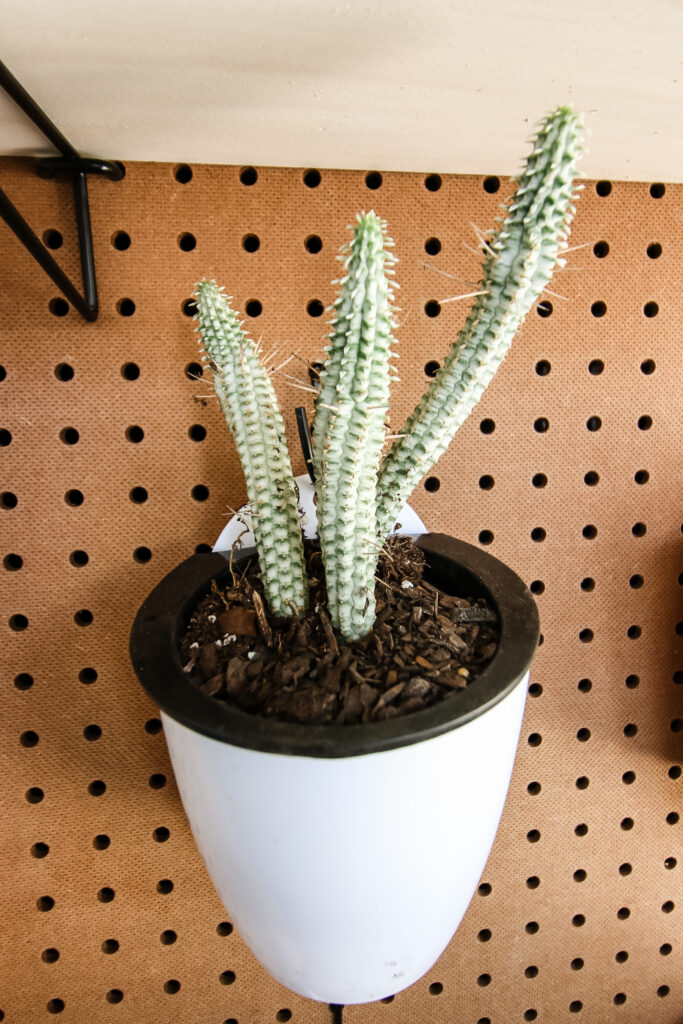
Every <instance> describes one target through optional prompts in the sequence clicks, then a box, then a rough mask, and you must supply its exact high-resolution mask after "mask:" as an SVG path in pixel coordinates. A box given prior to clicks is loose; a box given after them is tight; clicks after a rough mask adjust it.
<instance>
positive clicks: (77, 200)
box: [0, 61, 125, 323]
mask: <svg viewBox="0 0 683 1024" xmlns="http://www.w3.org/2000/svg"><path fill="white" fill-rule="evenodd" d="M0 86H2V88H3V89H4V90H5V92H6V93H7V94H8V95H9V96H11V98H12V99H13V100H14V101H15V103H16V104H17V105H18V106H19V107H21V109H22V110H23V111H24V113H25V114H27V115H28V117H30V118H31V120H32V121H33V123H34V124H35V125H36V127H37V128H39V129H40V131H41V132H42V133H43V135H44V136H45V138H46V139H47V140H48V141H49V142H51V143H52V145H53V146H54V147H55V149H57V150H59V152H60V153H61V154H62V155H61V156H54V157H44V158H43V159H42V160H39V161H38V164H37V165H36V173H37V174H38V175H39V176H40V177H41V178H53V177H55V175H57V174H71V175H72V177H73V185H74V205H75V209H76V224H77V226H78V245H79V250H80V256H81V273H82V276H83V293H84V294H83V295H81V294H80V292H79V291H78V289H77V288H76V287H75V286H74V285H73V284H72V282H71V281H70V280H69V278H68V277H67V276H66V274H65V273H64V271H63V270H62V269H61V267H60V266H59V264H58V263H57V262H56V260H55V259H54V257H53V256H52V254H51V253H50V252H49V251H48V249H46V247H45V246H44V245H43V243H42V242H41V240H40V239H39V238H38V237H37V236H36V235H35V234H34V232H33V231H32V230H31V228H30V227H29V225H28V224H27V223H26V221H25V220H24V218H23V217H22V216H21V214H20V213H19V211H18V210H17V208H16V206H15V205H14V204H13V203H12V201H11V200H10V199H9V197H8V196H7V194H6V193H5V192H3V190H2V189H1V188H0V217H2V219H3V220H4V221H5V223H6V224H7V225H8V227H9V228H10V229H11V230H12V231H13V232H14V234H15V235H16V236H17V238H18V239H19V241H20V242H21V243H22V244H23V245H24V246H25V247H26V249H28V251H29V252H30V253H31V255H32V256H33V257H34V259H36V260H37V261H38V263H39V264H40V265H41V267H42V268H43V270H44V271H45V273H46V274H48V275H49V277H50V278H51V279H52V280H53V281H54V283H55V284H56V285H57V287H58V288H59V290H60V291H61V293H62V294H63V295H64V296H65V297H66V298H67V299H68V300H69V302H70V303H71V305H72V306H73V307H74V309H76V310H78V312H79V313H80V314H81V316H82V317H83V318H84V319H85V320H88V321H89V322H91V323H92V322H93V321H95V320H97V313H98V303H97V281H96V279H95V260H94V256H93V247H92V231H91V228H90V206H89V203H88V181H87V177H86V175H88V174H102V175H104V176H105V177H106V178H109V180H110V181H120V180H121V178H123V175H124V174H125V170H124V167H123V164H121V163H118V162H117V161H113V160H94V159H90V158H87V157H82V156H80V155H79V153H78V152H77V151H76V150H75V149H74V147H73V146H72V145H71V144H70V143H69V142H67V140H66V139H65V138H64V136H63V135H62V133H61V132H60V131H59V129H58V128H56V127H55V125H54V124H53V123H52V121H51V120H50V118H49V117H48V116H47V114H45V112H44V111H43V110H41V108H40V107H39V106H38V104H37V103H36V102H35V100H34V99H33V98H32V97H31V96H29V94H28V93H27V92H26V90H25V89H24V87H23V86H22V85H21V83H20V82H18V81H17V79H16V78H15V77H14V75H13V74H12V72H11V71H10V70H9V68H8V67H7V66H6V65H5V64H3V63H2V61H0Z"/></svg>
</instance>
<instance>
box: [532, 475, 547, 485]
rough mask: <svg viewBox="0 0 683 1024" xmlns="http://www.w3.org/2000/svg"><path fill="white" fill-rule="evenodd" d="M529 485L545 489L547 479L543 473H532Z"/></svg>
mask: <svg viewBox="0 0 683 1024" xmlns="http://www.w3.org/2000/svg"><path fill="white" fill-rule="evenodd" d="M531 483H532V486H533V487H537V488H541V487H547V486H548V477H547V476H546V475H545V473H534V475H533V476H532V478H531Z"/></svg>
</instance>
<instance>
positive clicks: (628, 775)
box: [621, 771, 636, 786]
mask: <svg viewBox="0 0 683 1024" xmlns="http://www.w3.org/2000/svg"><path fill="white" fill-rule="evenodd" d="M621 781H622V782H623V783H624V785H625V786H632V785H633V783H634V782H635V781H636V773H635V772H631V771H628V772H624V774H623V775H622V776H621Z"/></svg>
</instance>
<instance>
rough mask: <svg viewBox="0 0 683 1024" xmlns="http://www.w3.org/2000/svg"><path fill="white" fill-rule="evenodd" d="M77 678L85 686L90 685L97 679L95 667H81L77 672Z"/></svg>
mask: <svg viewBox="0 0 683 1024" xmlns="http://www.w3.org/2000/svg"><path fill="white" fill-rule="evenodd" d="M78 678H79V680H80V681H81V682H82V683H85V684H86V686H90V685H91V684H92V683H94V682H95V680H96V679H97V669H94V668H82V669H81V670H80V672H79V673H78Z"/></svg>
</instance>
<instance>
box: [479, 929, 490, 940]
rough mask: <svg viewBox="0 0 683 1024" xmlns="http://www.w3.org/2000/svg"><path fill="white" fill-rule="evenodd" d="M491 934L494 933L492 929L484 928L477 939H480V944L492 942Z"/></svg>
mask: <svg viewBox="0 0 683 1024" xmlns="http://www.w3.org/2000/svg"><path fill="white" fill-rule="evenodd" d="M491 934H492V933H491V929H490V928H482V929H481V931H479V932H478V933H477V938H478V939H479V941H480V942H490V941H491Z"/></svg>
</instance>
